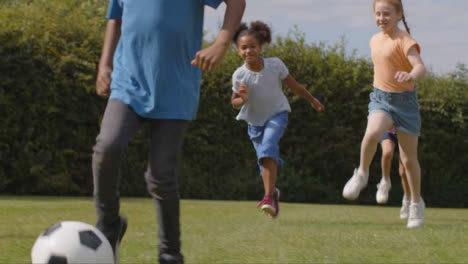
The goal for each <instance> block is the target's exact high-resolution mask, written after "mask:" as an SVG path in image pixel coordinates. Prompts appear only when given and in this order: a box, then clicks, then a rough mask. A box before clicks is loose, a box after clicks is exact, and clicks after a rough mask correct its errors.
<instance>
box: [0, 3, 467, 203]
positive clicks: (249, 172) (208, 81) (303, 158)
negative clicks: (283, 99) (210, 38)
mask: <svg viewBox="0 0 468 264" xmlns="http://www.w3.org/2000/svg"><path fill="white" fill-rule="evenodd" d="M106 3H107V1H98V0H94V1H92V0H88V1H78V0H66V1H64V0H47V1H46V0H35V1H26V0H23V1H4V2H2V3H0V7H1V8H0V75H1V76H2V78H0V123H1V124H2V125H1V128H0V191H1V192H2V193H8V194H52V195H57V194H61V195H90V194H92V176H91V155H92V146H93V144H94V141H95V137H96V136H97V134H98V132H99V124H100V119H101V118H102V114H103V112H104V108H105V104H106V100H104V99H101V98H98V97H97V96H96V95H95V93H94V82H95V72H96V70H95V69H96V65H97V62H98V59H99V54H100V50H101V44H102V37H103V32H104V23H105V20H104V13H105V9H106V6H105V5H106ZM304 39H305V38H304V35H303V34H302V33H300V32H298V31H296V32H295V33H293V34H292V35H289V36H287V37H284V38H278V39H276V41H275V44H273V45H271V46H270V47H268V48H267V49H266V51H265V56H267V57H269V56H277V57H280V58H281V59H282V60H283V61H284V62H285V63H286V65H287V66H288V68H289V70H290V72H291V74H292V75H293V76H294V77H295V78H296V79H297V80H298V81H299V82H301V83H303V84H304V85H306V86H307V87H308V89H309V90H310V91H311V92H312V93H313V94H314V95H315V96H316V97H318V98H319V99H320V100H321V101H322V102H323V103H324V104H325V106H326V108H327V110H326V112H324V113H320V114H318V113H316V112H315V111H314V110H313V109H312V108H311V107H310V106H309V104H308V103H307V102H306V101H305V100H303V99H300V98H297V97H296V96H294V95H293V94H291V93H290V92H289V91H286V90H285V92H286V93H287V95H288V98H289V100H290V103H291V107H292V109H293V112H292V113H291V115H290V123H289V126H288V128H287V130H286V133H285V135H284V137H283V139H282V141H281V155H282V157H283V159H284V160H285V161H286V164H285V165H284V166H282V167H281V168H280V171H279V180H278V185H279V187H280V188H281V189H282V191H283V194H284V195H283V196H282V197H283V198H284V200H285V201H291V202H314V203H342V202H344V200H343V199H342V197H341V191H342V188H343V186H344V184H345V182H346V180H347V179H348V178H349V177H350V176H351V173H352V170H353V168H354V167H355V166H357V163H358V161H359V147H360V141H361V139H362V136H363V134H364V130H365V126H366V116H367V103H368V101H369V99H368V95H369V92H370V91H371V89H372V85H371V84H372V74H373V73H372V65H371V62H370V61H368V60H367V59H365V58H359V57H355V56H354V55H353V54H346V52H345V44H344V42H341V43H337V44H335V45H332V46H327V45H324V44H321V43H319V44H310V43H306V42H305V41H304ZM241 63H242V61H241V60H240V58H239V57H238V55H237V54H236V53H235V51H234V50H232V51H230V52H229V53H228V54H227V56H226V58H225V59H224V62H223V63H222V64H220V65H219V67H218V68H217V69H216V70H215V71H213V72H206V73H205V74H204V75H203V79H202V89H201V93H202V94H201V102H200V108H199V113H198V120H197V121H195V122H192V123H191V125H190V128H189V130H188V132H187V136H186V139H185V144H184V149H183V157H181V158H182V159H181V160H182V162H181V175H182V176H181V192H182V196H183V197H184V198H196V199H239V200H242V199H259V198H261V196H262V194H263V190H262V189H263V185H262V182H261V177H260V175H259V171H258V167H257V164H256V160H255V152H254V150H253V147H252V146H251V143H250V141H249V139H248V137H247V134H246V129H247V126H246V124H245V122H239V121H236V120H235V116H236V113H237V111H236V110H234V109H233V108H232V107H231V106H230V103H229V102H230V100H229V99H230V94H231V74H232V73H233V71H234V70H235V69H236V68H237V67H238V66H239V65H241ZM418 85H419V87H420V88H419V90H418V95H419V97H420V104H421V109H422V119H423V131H422V135H421V137H420V148H419V152H420V162H421V167H422V175H423V180H422V187H423V190H422V192H423V195H424V197H425V199H426V201H427V203H428V204H429V205H430V206H451V207H466V205H467V196H466V190H467V189H468V179H467V177H464V174H465V173H466V171H467V170H468V162H467V161H468V153H467V151H466V149H468V137H467V135H468V128H467V114H468V113H467V109H468V108H467V106H468V70H467V68H466V67H465V65H459V67H458V69H457V70H456V71H455V72H453V73H450V74H447V75H444V76H437V75H434V74H431V73H430V74H428V75H427V76H426V77H425V78H424V79H423V80H421V81H420V82H419V84H418ZM147 134H148V131H147V129H146V128H144V129H142V130H141V131H139V133H138V134H137V136H136V138H135V139H134V140H133V142H132V144H131V145H130V147H129V149H128V151H127V152H126V159H125V160H126V161H125V163H124V164H123V165H122V181H121V189H122V195H132V196H141V195H146V188H145V182H144V179H143V172H144V170H145V167H146V163H147V151H148V149H147V145H148V144H147ZM379 159H380V151H378V153H377V155H376V158H375V160H374V163H373V164H372V166H371V175H372V176H371V178H370V181H369V188H367V189H365V190H364V191H363V193H362V195H361V198H360V203H363V204H375V191H376V188H375V185H376V184H377V182H378V181H379V180H380V175H381V171H380V164H379V161H380V160H379ZM392 179H393V189H392V192H391V197H390V204H399V203H400V199H401V195H402V191H401V187H400V184H399V176H398V175H397V162H396V160H395V161H394V167H393V170H392Z"/></svg>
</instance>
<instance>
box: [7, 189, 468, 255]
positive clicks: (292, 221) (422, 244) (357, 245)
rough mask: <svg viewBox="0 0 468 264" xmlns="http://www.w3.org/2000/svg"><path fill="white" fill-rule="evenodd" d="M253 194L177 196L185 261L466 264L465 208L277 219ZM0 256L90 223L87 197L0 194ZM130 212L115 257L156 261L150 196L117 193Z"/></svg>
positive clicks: (314, 209)
mask: <svg viewBox="0 0 468 264" xmlns="http://www.w3.org/2000/svg"><path fill="white" fill-rule="evenodd" d="M255 206H256V202H255V201H242V202H235V201H198V200H183V201H182V219H181V223H182V243H183V244H182V247H183V253H184V255H185V258H186V263H230V264H233V263H468V246H467V245H468V210H467V209H439V208H428V209H427V210H426V225H425V226H424V227H423V228H420V229H416V230H408V229H407V228H406V226H405V224H406V222H405V221H402V220H400V219H399V218H398V216H399V208H397V207H383V206H353V205H316V204H291V203H282V204H281V206H282V207H281V215H280V217H279V218H278V219H276V220H272V219H269V218H267V217H265V216H263V215H262V214H260V212H258V211H257V210H256V209H255ZM0 210H1V213H0V216H1V217H0V263H30V249H31V247H32V245H33V243H34V241H35V239H36V237H37V236H38V235H39V234H40V233H41V232H42V231H43V230H44V229H45V228H47V227H49V226H51V225H53V224H55V223H57V222H59V221H64V220H76V221H82V222H86V223H90V224H94V223H95V220H96V217H95V212H94V207H93V202H92V199H90V198H63V197H9V196H3V197H1V196H0ZM121 210H122V212H123V213H124V214H125V215H127V217H128V218H129V228H128V230H127V233H126V236H125V238H124V240H123V241H122V245H121V246H122V247H121V253H120V254H121V263H156V259H157V258H156V255H157V243H158V241H157V235H156V227H157V226H156V221H155V213H154V208H153V202H152V201H151V200H150V199H149V198H147V199H146V198H123V199H122V200H121Z"/></svg>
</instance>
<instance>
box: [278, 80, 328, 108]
mask: <svg viewBox="0 0 468 264" xmlns="http://www.w3.org/2000/svg"><path fill="white" fill-rule="evenodd" d="M284 82H285V83H286V85H287V86H288V88H289V89H290V90H291V91H292V92H293V93H295V94H297V95H299V96H300V97H302V98H305V99H306V100H307V101H309V103H310V105H311V106H312V107H313V108H314V109H315V110H317V111H318V112H323V111H324V110H325V106H323V104H322V103H321V102H320V101H319V100H318V99H317V98H315V97H313V96H312V94H310V93H309V91H307V89H306V88H305V87H304V86H302V84H300V83H298V82H297V81H296V80H295V79H294V78H293V77H292V76H291V74H288V76H286V79H284Z"/></svg>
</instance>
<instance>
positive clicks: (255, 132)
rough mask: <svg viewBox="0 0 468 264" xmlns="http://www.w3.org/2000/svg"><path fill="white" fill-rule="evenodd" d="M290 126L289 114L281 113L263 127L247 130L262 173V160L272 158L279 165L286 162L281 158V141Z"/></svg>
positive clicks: (252, 127) (249, 127)
mask: <svg viewBox="0 0 468 264" xmlns="http://www.w3.org/2000/svg"><path fill="white" fill-rule="evenodd" d="M287 125H288V112H281V113H278V114H276V115H274V116H273V117H271V118H270V119H268V121H266V123H265V124H264V125H263V126H254V125H250V124H249V126H248V128H247V133H248V134H249V137H250V140H251V141H252V143H253V146H254V148H255V151H256V152H257V162H258V166H259V168H260V173H261V172H262V164H261V159H262V158H272V159H274V160H275V161H276V163H277V164H278V165H282V164H283V163H284V161H283V160H282V159H281V158H280V156H279V141H280V139H281V137H282V136H283V133H284V130H285V129H286V126H287Z"/></svg>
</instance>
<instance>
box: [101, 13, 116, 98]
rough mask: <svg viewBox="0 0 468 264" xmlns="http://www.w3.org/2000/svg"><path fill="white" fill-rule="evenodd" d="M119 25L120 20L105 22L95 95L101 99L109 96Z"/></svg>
mask: <svg viewBox="0 0 468 264" xmlns="http://www.w3.org/2000/svg"><path fill="white" fill-rule="evenodd" d="M121 24H122V19H109V21H107V26H106V33H105V36H104V44H103V45H102V52H101V58H100V60H99V65H98V73H97V79H96V93H97V94H98V95H99V96H102V97H108V96H109V94H110V83H111V73H112V68H113V65H112V60H113V58H114V52H115V48H116V47H117V43H118V42H119V39H120V25H121Z"/></svg>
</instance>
